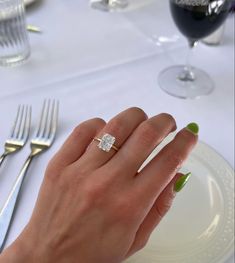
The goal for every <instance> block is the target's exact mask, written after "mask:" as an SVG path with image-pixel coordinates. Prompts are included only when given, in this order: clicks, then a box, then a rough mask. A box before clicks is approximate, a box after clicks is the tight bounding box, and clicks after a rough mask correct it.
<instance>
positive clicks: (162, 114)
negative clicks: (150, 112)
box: [159, 112, 175, 123]
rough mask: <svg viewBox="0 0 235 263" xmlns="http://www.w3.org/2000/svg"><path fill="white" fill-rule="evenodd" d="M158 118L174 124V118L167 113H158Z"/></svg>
mask: <svg viewBox="0 0 235 263" xmlns="http://www.w3.org/2000/svg"><path fill="white" fill-rule="evenodd" d="M159 116H160V117H162V118H164V119H167V120H169V121H171V122H174V123H175V118H174V117H173V116H172V115H171V114H169V113H166V112H163V113H160V114H159Z"/></svg>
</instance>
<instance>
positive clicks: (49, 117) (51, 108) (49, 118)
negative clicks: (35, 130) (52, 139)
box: [43, 100, 54, 139]
mask: <svg viewBox="0 0 235 263" xmlns="http://www.w3.org/2000/svg"><path fill="white" fill-rule="evenodd" d="M53 111H54V100H53V102H51V100H50V105H49V109H48V115H47V123H46V127H45V132H44V134H43V137H44V138H46V139H48V138H49V135H50V130H51V123H52V117H53Z"/></svg>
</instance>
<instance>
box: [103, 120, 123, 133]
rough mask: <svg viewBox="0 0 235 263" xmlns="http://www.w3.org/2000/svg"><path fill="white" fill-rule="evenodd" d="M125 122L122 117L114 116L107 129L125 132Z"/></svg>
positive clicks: (114, 131)
mask: <svg viewBox="0 0 235 263" xmlns="http://www.w3.org/2000/svg"><path fill="white" fill-rule="evenodd" d="M124 126H125V123H124V120H123V119H122V118H114V119H112V120H111V121H110V122H109V123H108V124H107V130H108V131H109V132H110V133H115V134H117V135H119V134H122V133H123V129H124Z"/></svg>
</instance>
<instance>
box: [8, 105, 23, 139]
mask: <svg viewBox="0 0 235 263" xmlns="http://www.w3.org/2000/svg"><path fill="white" fill-rule="evenodd" d="M23 111H24V105H19V107H18V110H17V115H16V119H15V122H14V126H13V128H12V132H11V138H16V137H17V135H18V133H19V130H20V123H21V121H22V115H23Z"/></svg>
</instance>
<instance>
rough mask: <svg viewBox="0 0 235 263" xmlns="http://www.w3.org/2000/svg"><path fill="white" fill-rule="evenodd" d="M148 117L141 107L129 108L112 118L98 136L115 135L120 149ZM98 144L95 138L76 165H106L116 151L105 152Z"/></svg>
mask: <svg viewBox="0 0 235 263" xmlns="http://www.w3.org/2000/svg"><path fill="white" fill-rule="evenodd" d="M146 119H147V115H146V114H145V113H144V111H142V110H141V109H139V108H130V109H127V110H125V111H123V112H121V113H120V114H118V115H117V116H116V117H114V118H113V119H111V120H110V121H109V122H108V123H107V125H106V126H105V127H104V128H103V129H102V130H101V132H99V134H98V135H97V136H96V138H99V139H101V138H102V137H103V135H105V134H110V135H111V136H113V137H115V139H116V140H115V146H116V147H117V148H118V149H119V148H120V147H121V146H122V145H123V143H124V142H125V141H126V140H127V138H128V137H129V136H130V135H131V134H132V133H133V131H134V130H135V129H136V128H137V127H138V126H139V125H140V124H141V123H142V122H143V121H145V120H146ZM98 144H99V142H97V141H96V140H94V141H93V142H92V143H91V144H90V146H89V147H88V149H87V151H86V153H85V154H84V155H83V156H82V157H81V158H80V159H79V160H78V161H77V163H76V164H75V165H77V166H81V165H82V166H83V167H89V169H96V168H99V167H101V166H102V165H104V164H105V163H106V162H107V161H109V160H110V159H111V158H112V157H113V155H114V154H115V153H116V151H115V149H113V148H111V149H110V151H108V152H105V151H103V150H102V149H99V147H97V146H98Z"/></svg>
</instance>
